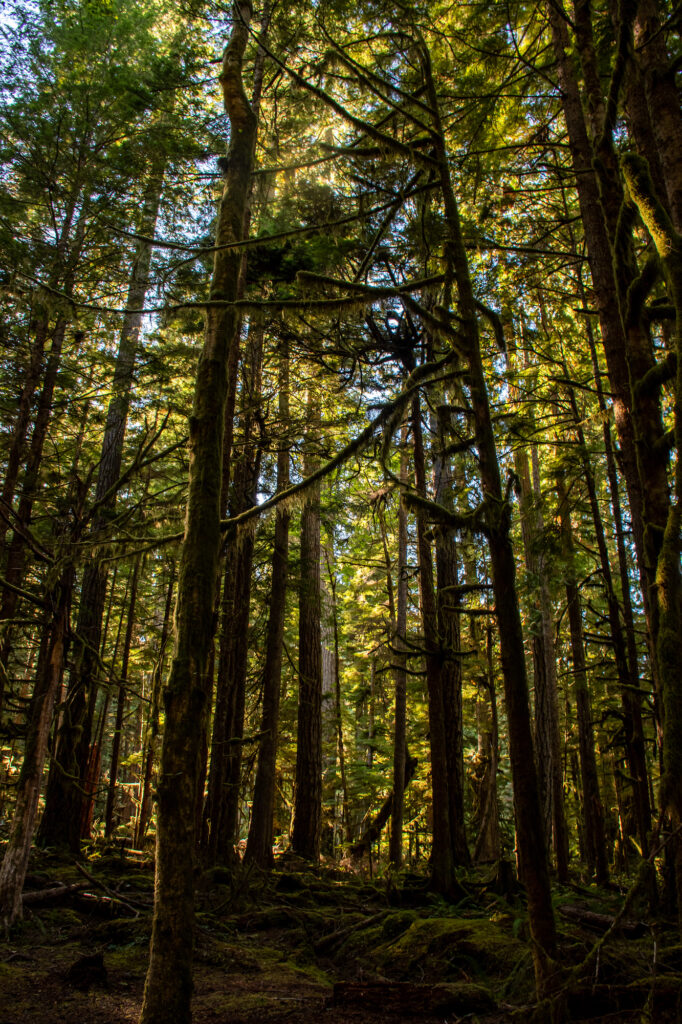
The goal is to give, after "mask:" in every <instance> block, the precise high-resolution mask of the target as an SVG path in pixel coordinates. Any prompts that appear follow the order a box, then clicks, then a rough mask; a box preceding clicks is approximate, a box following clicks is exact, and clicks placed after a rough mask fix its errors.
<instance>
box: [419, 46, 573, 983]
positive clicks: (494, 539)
mask: <svg viewBox="0 0 682 1024" xmlns="http://www.w3.org/2000/svg"><path fill="white" fill-rule="evenodd" d="M422 67H423V69H424V73H425V76H426V85H427V95H428V97H429V103H430V106H431V109H432V111H433V115H432V116H433V123H434V129H435V132H434V135H435V138H434V150H435V153H436V159H437V161H438V167H439V174H440V180H441V187H442V194H443V205H444V215H445V224H446V236H445V242H444V256H445V260H446V264H447V266H448V268H449V269H448V273H449V274H452V275H453V277H454V281H455V284H456V287H457V293H458V316H459V318H460V319H459V322H458V325H459V329H458V331H457V344H458V346H459V347H460V348H462V349H463V354H464V356H465V358H466V361H467V363H468V368H469V391H470V403H471V408H472V413H473V427H474V436H475V438H476V447H477V450H478V462H479V471H480V480H481V486H482V489H483V495H484V504H485V508H486V532H487V536H488V546H489V551H490V561H491V568H492V583H493V592H494V595H495V609H496V615H497V624H498V629H499V634H500V649H501V655H502V671H503V676H504V687H505V698H506V707H507V720H508V726H509V754H510V761H511V769H512V782H513V786H514V806H515V817H516V832H517V839H518V844H519V861H520V865H521V872H522V877H523V882H524V884H525V886H526V889H527V893H528V916H529V922H530V929H531V934H532V936H533V939H534V944H533V958H534V966H535V979H536V986H537V989H538V994H539V995H541V994H543V993H544V992H545V991H546V989H547V988H549V987H551V985H552V974H551V967H550V964H549V962H548V958H549V959H550V960H551V958H552V957H554V955H555V950H556V930H555V924H554V913H553V909H552V899H551V890H550V884H549V864H548V858H547V847H546V843H545V836H544V830H543V828H542V816H541V805H540V792H539V787H538V778H537V771H536V768H535V759H534V756H531V752H532V751H533V739H532V731H531V721H530V710H529V704H528V698H529V694H528V680H527V677H526V658H525V650H524V644H523V631H522V627H521V616H520V612H519V600H518V594H517V590H516V564H515V560H514V551H513V548H512V543H511V536H510V527H511V510H510V507H509V502H508V500H507V499H506V497H505V495H504V493H503V491H502V483H501V479H500V469H499V463H498V460H497V450H496V446H495V434H494V430H493V423H492V418H491V413H490V404H489V401H488V392H487V387H486V381H485V374H484V371H483V364H482V362H481V351H480V338H479V331H478V321H477V310H476V302H475V298H474V292H473V287H472V282H471V277H470V274H469V265H468V262H467V255H466V249H465V247H464V241H463V238H462V232H461V227H460V221H459V211H458V208H457V201H456V199H455V194H454V191H453V187H452V180H451V177H450V162H449V159H448V152H447V147H446V145H445V138H444V134H443V129H442V125H441V122H440V113H439V104H438V94H437V92H436V87H435V84H434V81H433V75H432V70H431V64H430V58H429V55H428V53H427V52H426V51H423V53H422ZM445 329H446V330H448V329H449V324H446V325H445Z"/></svg>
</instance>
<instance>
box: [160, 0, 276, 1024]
mask: <svg viewBox="0 0 682 1024" xmlns="http://www.w3.org/2000/svg"><path fill="white" fill-rule="evenodd" d="M250 20H251V4H250V3H249V2H248V0H245V2H242V3H240V4H239V5H238V6H236V7H235V9H234V20H233V26H232V34H231V37H230V41H229V43H228V45H227V48H226V50H225V53H224V57H223V68H222V73H221V77H220V80H221V85H222V88H223V97H224V103H225V111H226V113H227V116H228V118H229V120H230V128H231V131H230V146H229V150H228V160H227V167H226V170H225V183H224V188H223V194H222V198H221V201H220V207H219V211H218V224H217V229H216V244H217V245H218V246H225V245H227V244H228V243H234V242H238V241H240V239H241V238H242V232H243V229H244V215H245V209H246V206H247V203H248V197H249V191H250V183H251V171H252V168H253V159H254V141H255V136H256V127H257V121H256V118H255V116H254V114H253V111H252V110H251V108H250V106H249V103H248V100H247V98H246V94H245V92H244V87H243V84H242V61H243V56H244V51H245V48H246V44H247V41H248V38H249V28H248V25H249V22H250ZM240 262H241V258H240V255H239V250H238V249H230V248H220V249H217V250H216V252H215V255H214V264H213V279H212V282H211V290H210V294H209V303H208V305H207V307H206V317H205V333H204V346H203V351H202V353H201V356H200V359H199V366H198V369H197V380H196V385H195V391H194V405H193V410H192V416H191V419H190V470H189V494H188V499H187V512H186V519H185V538H184V542H183V546H182V555H181V562H180V577H179V581H178V599H177V607H176V615H175V622H176V643H175V657H174V661H173V667H172V669H171V674H170V679H169V681H168V687H167V689H166V691H165V694H164V704H165V712H166V720H165V727H164V735H163V746H162V753H161V767H160V772H159V783H158V821H157V847H156V850H157V853H156V883H155V900H154V920H153V925H152V940H151V948H150V959H149V968H148V972H147V979H146V984H145V991H144V1001H143V1005H142V1015H141V1021H142V1024H167V1022H168V1021H169V1020H172V1021H173V1022H174V1024H189V1021H190V1020H191V1005H190V1004H191V993H192V952H193V945H194V866H195V847H196V834H195V832H196V829H195V821H196V808H197V802H198V799H199V797H200V794H199V793H198V792H197V781H198V778H199V774H200V757H199V751H200V748H201V745H202V738H203V737H204V735H205V733H206V721H207V716H208V711H209V705H210V680H209V679H208V667H209V661H210V651H211V646H212V641H213V611H214V608H215V595H216V585H217V576H218V568H219V564H220V546H221V529H220V486H221V475H222V474H221V470H222V457H223V427H224V414H225V400H226V394H227V364H228V360H229V354H230V349H231V347H232V345H234V344H235V337H236V331H237V328H238V323H239V314H238V312H237V310H236V309H235V307H234V306H233V305H232V302H234V300H235V299H236V297H237V290H238V279H239V268H240Z"/></svg>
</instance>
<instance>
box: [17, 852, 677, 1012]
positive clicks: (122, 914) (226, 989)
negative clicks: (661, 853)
mask: <svg viewBox="0 0 682 1024" xmlns="http://www.w3.org/2000/svg"><path fill="white" fill-rule="evenodd" d="M84 863H85V866H86V869H87V871H88V872H89V873H90V874H91V876H92V877H93V879H95V881H96V884H92V885H88V886H87V888H85V889H84V890H83V891H82V892H80V893H78V894H76V895H72V896H69V898H68V899H66V900H64V899H63V900H62V901H61V902H59V903H56V904H53V905H48V904H42V903H39V904H35V905H33V907H32V909H30V910H29V911H28V913H27V915H26V917H25V920H24V922H23V923H22V924H21V925H20V926H19V927H17V928H16V929H15V930H14V931H13V932H12V934H11V935H10V936H9V937H8V938H7V940H5V941H2V942H0V1024H28V1022H29V1021H30V1022H31V1024H57V1022H62V1021H69V1022H73V1021H74V1020H78V1021H79V1022H82V1024H106V1022H112V1024H113V1022H123V1024H127V1022H133V1021H136V1020H137V1017H138V1014H139V1007H140V1000H141V996H142V987H143V984H144V976H145V972H146V965H147V949H148V943H149V935H150V929H151V909H152V899H153V866H152V865H151V863H150V862H140V860H139V858H138V859H136V860H132V859H127V858H126V857H123V856H121V855H120V854H116V855H111V854H106V855H104V856H100V855H98V854H97V853H96V854H95V855H94V856H91V857H90V858H89V859H88V860H87V861H86V862H84ZM296 867H297V866H296V865H290V866H289V867H288V868H287V869H285V870H277V871H275V872H273V873H272V874H271V875H269V876H264V875H261V874H259V873H255V872H246V871H241V870H240V871H239V872H238V874H237V875H235V874H231V873H230V872H228V871H226V870H224V869H214V870H212V871H209V872H205V873H204V874H203V875H202V876H201V878H200V880H199V886H198V900H197V938H196V956H195V987H196V995H195V1002H194V1020H195V1022H196V1024H268V1022H272V1024H274V1022H279V1021H286V1022H288V1024H304V1022H305V1024H308V1022H310V1021H314V1020H316V1018H318V1017H319V1018H320V1024H345V1022H352V1021H356V1020H357V1021H364V1022H366V1024H379V1022H380V1021H392V1022H394V1024H400V1022H402V1021H405V1022H407V1021H408V1020H409V1021H414V1020H415V1014H414V1009H412V1010H411V1012H409V1013H408V1012H401V1011H400V1008H398V1009H396V1000H395V997H394V998H393V1000H392V1002H391V1000H389V1001H388V1002H391V1008H390V1010H389V1009H388V1008H386V1009H385V1012H382V1007H381V1005H371V1006H370V1005H366V1006H362V1005H359V1006H358V1005H357V1004H354V1003H353V1002H352V1001H350V1002H348V1003H346V1004H339V1003H338V1001H335V1000H334V999H333V993H334V984H335V983H343V982H346V983H348V982H360V983H362V984H369V985H370V986H371V985H374V986H377V987H376V988H375V991H378V993H379V1003H380V1000H381V992H382V987H381V986H386V991H387V992H388V990H389V988H390V986H392V985H393V986H395V983H409V984H411V985H418V986H419V985H420V986H424V989H423V991H424V993H425V994H426V993H429V997H428V1003H429V1006H430V1007H431V1011H430V1013H431V1016H429V1012H428V1011H425V1012H424V1013H422V1014H420V1016H421V1017H422V1018H423V1019H434V1020H435V1019H438V1020H439V1021H444V1022H454V1021H458V1020H467V1021H470V1022H476V1021H478V1022H480V1024H500V1022H502V1021H508V1020H514V1019H517V1017H518V1019H524V1020H525V1019H528V1020H529V1019H530V1008H531V1006H532V1003H533V977H532V957H531V950H530V945H529V941H528V928H527V921H526V914H525V908H524V904H523V900H522V898H520V897H519V896H514V897H510V899H509V900H507V899H505V898H503V897H501V896H499V895H496V894H495V893H494V892H493V891H492V889H491V888H490V887H489V886H488V885H487V883H486V877H485V873H478V874H476V873H473V874H471V875H470V876H469V877H468V878H467V879H463V882H464V884H465V886H466V888H467V891H468V892H469V894H470V895H469V898H468V899H467V900H465V901H463V902H462V903H460V904H459V905H458V906H452V905H450V904H447V903H445V902H444V901H443V900H441V899H440V898H439V897H437V896H435V895H433V894H432V893H430V892H429V891H428V888H427V885H426V880H425V879H424V878H422V877H419V876H416V875H403V876H399V877H397V878H385V879H381V880H378V881H375V882H372V883H369V882H367V881H366V880H362V879H360V878H358V877H357V876H355V875H353V874H351V873H348V874H344V873H342V872H339V871H338V870H329V871H326V870H324V869H321V870H320V871H319V872H312V871H309V870H300V865H299V866H298V868H299V870H296ZM55 881H63V882H67V883H73V882H75V881H84V877H83V875H82V874H81V873H80V872H79V871H78V869H77V868H76V867H75V865H74V864H73V863H65V862H62V861H60V860H59V859H58V858H55V857H52V856H48V855H46V854H40V853H38V854H36V855H35V857H34V860H33V862H32V865H31V874H30V875H29V879H28V884H27V889H30V890H36V889H39V888H41V887H47V885H48V883H51V884H53V883H54V882H55ZM576 890H579V891H576ZM622 899H623V896H622V895H621V894H620V893H617V892H605V891H597V890H595V889H586V888H582V889H580V888H579V887H578V886H576V887H572V888H566V889H563V890H557V892H556V903H557V907H558V908H560V907H561V905H564V904H568V903H570V904H572V905H574V906H575V905H576V904H578V903H579V904H581V905H583V906H585V907H586V908H589V909H590V910H593V911H595V912H598V913H606V914H613V913H616V912H617V910H618V908H619V906H620V905H621V902H622ZM639 909H640V911H641V914H642V916H643V915H644V908H643V907H642V908H639ZM558 922H559V925H560V929H561V934H560V958H559V960H560V962H559V969H560V970H562V971H564V972H567V971H568V970H569V969H570V968H571V966H573V965H575V964H578V963H580V962H581V961H582V960H584V958H585V957H586V955H587V953H588V952H589V950H590V948H591V946H592V945H593V943H594V941H595V938H596V936H595V935H594V934H592V933H590V932H589V931H588V930H586V929H585V928H583V927H581V926H580V924H576V923H574V922H571V923H569V922H566V921H565V920H564V919H563V918H562V917H561V914H560V913H559V914H558ZM650 923H651V929H648V928H647V929H645V930H644V933H643V934H642V935H641V936H640V937H638V938H637V939H624V938H617V939H610V940H609V941H608V943H607V944H606V945H605V946H604V947H603V949H602V950H601V951H600V955H599V960H598V962H597V963H596V964H592V965H591V966H590V968H589V971H588V972H587V974H586V975H585V976H584V977H582V978H580V979H577V980H574V981H573V982H572V985H571V988H570V991H569V993H568V995H567V1006H568V1012H569V1019H572V1020H585V1021H586V1020H592V1021H599V1020H604V1019H608V1020H609V1022H620V1021H622V1022H625V1021H637V1022H641V1021H649V1022H652V1024H653V1022H656V1024H658V1022H661V1024H663V1022H666V1021H673V1020H677V1019H678V1016H677V1015H678V1012H679V1005H678V1003H679V999H677V997H676V993H679V991H680V981H681V976H680V974H679V968H680V962H679V961H680V947H679V938H678V936H677V934H676V932H675V931H674V929H673V928H670V927H669V923H668V922H666V921H665V920H664V919H661V920H658V921H657V922H653V921H652V922H650ZM654 942H655V951H654ZM100 953H101V954H102V957H103V962H104V967H105V970H106V978H105V979H104V978H100V979H98V980H96V981H94V982H93V983H92V984H91V985H90V986H89V987H87V988H86V987H84V988H82V989H79V988H77V987H76V986H75V985H74V983H73V980H69V979H68V978H67V972H68V971H69V968H70V967H71V966H72V965H73V964H74V963H76V962H77V961H79V960H80V959H81V958H82V957H84V956H91V955H93V954H100ZM564 976H565V975H564ZM436 989H437V991H436ZM400 991H403V990H402V989H401V990H400ZM420 991H421V990H420ZM417 996H418V997H419V993H417ZM425 998H426V995H425ZM440 1005H442V1006H443V1007H444V1009H443V1010H442V1011H440V1012H436V1010H435V1009H434V1008H435V1007H438V1006H440ZM425 1006H426V1002H425ZM387 1007H388V1003H387ZM605 1015H606V1016H605ZM547 1019H549V1018H547Z"/></svg>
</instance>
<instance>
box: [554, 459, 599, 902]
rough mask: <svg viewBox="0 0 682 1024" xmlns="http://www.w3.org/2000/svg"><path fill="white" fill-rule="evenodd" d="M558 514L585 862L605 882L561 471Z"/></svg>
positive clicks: (577, 600)
mask: <svg viewBox="0 0 682 1024" xmlns="http://www.w3.org/2000/svg"><path fill="white" fill-rule="evenodd" d="M557 494H558V498H559V516H560V521H561V536H562V541H563V552H564V558H565V560H566V568H565V570H564V571H565V575H566V601H567V604H568V619H569V625H570V631H571V654H572V660H573V689H574V693H575V703H576V711H577V716H578V746H579V750H580V775H581V780H582V789H583V814H584V817H585V840H586V847H587V849H586V853H587V865H588V868H589V869H590V872H592V873H594V875H595V878H596V881H597V884H598V885H605V884H606V883H607V882H608V880H609V869H608V864H607V861H606V833H605V828H604V805H603V804H602V799H601V794H600V791H599V776H598V774H597V760H596V757H595V750H594V729H593V726H592V706H591V701H590V691H589V688H588V685H587V667H586V664H585V646H584V643H583V624H582V608H581V601H580V594H579V591H578V582H577V580H576V576H575V567H574V565H573V560H574V545H573V529H572V526H571V514H570V509H569V506H568V495H567V492H566V484H565V481H564V477H563V473H559V474H558V476H557Z"/></svg>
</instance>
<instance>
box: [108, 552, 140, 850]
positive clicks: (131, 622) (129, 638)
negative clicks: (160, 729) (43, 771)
mask: <svg viewBox="0 0 682 1024" xmlns="http://www.w3.org/2000/svg"><path fill="white" fill-rule="evenodd" d="M140 568H141V556H138V557H137V559H136V560H135V564H134V566H133V574H132V579H131V581H130V600H129V602H128V618H127V622H126V633H125V638H124V640H123V657H122V659H121V674H120V677H119V685H118V699H117V701H116V724H115V725H114V737H113V741H112V746H111V763H110V767H109V788H108V790H107V803H106V808H105V811H104V834H105V836H107V837H109V836H110V835H111V832H112V829H113V824H114V802H115V799H116V781H117V776H118V763H119V756H120V752H121V733H122V731H123V713H124V710H125V702H126V690H127V688H128V665H129V662H130V649H131V646H132V642H133V629H134V626H135V606H136V604H137V586H138V583H139V579H140Z"/></svg>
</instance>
